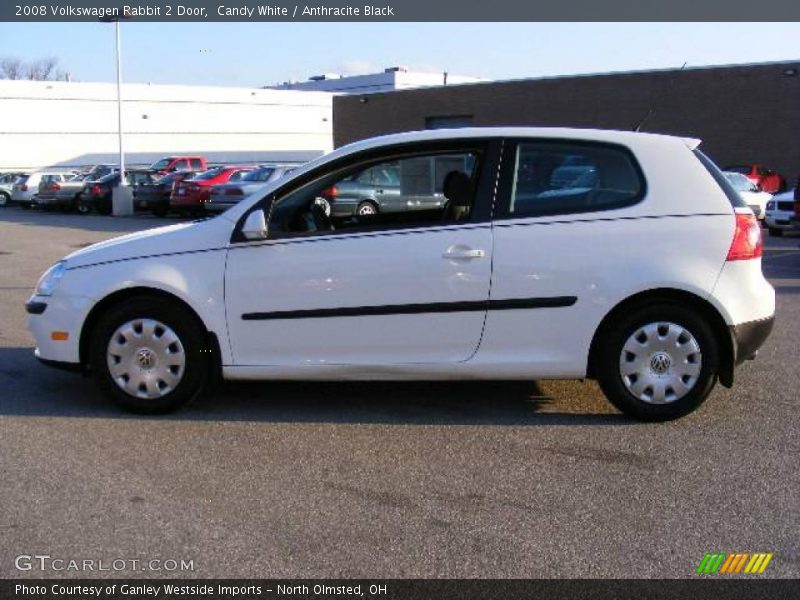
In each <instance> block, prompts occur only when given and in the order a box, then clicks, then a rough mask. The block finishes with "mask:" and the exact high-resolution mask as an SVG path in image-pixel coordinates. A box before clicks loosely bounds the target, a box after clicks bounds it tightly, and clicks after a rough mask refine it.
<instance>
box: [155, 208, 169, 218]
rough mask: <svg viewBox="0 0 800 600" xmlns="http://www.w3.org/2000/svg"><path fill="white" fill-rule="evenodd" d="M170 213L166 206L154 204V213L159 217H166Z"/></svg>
mask: <svg viewBox="0 0 800 600" xmlns="http://www.w3.org/2000/svg"><path fill="white" fill-rule="evenodd" d="M168 213H169V209H168V208H167V207H166V206H154V207H153V214H154V215H155V216H157V217H162V218H163V217H166V216H167V214H168Z"/></svg>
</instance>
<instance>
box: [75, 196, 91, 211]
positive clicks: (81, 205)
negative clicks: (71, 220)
mask: <svg viewBox="0 0 800 600" xmlns="http://www.w3.org/2000/svg"><path fill="white" fill-rule="evenodd" d="M75 210H76V211H78V214H80V215H88V214H90V213H91V212H92V205H91V203H90V202H89V201H88V200H86V199H85V198H83V197H81V196H79V197H78V200H77V201H76V202H75Z"/></svg>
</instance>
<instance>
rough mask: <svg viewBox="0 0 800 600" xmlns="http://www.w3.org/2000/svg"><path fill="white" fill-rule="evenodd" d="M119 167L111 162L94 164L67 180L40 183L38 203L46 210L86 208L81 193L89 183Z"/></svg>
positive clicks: (113, 171)
mask: <svg viewBox="0 0 800 600" xmlns="http://www.w3.org/2000/svg"><path fill="white" fill-rule="evenodd" d="M118 170H119V167H117V166H115V165H109V164H100V165H92V166H90V167H87V168H86V169H84V170H83V171H81V172H80V173H78V174H77V175H74V176H73V177H72V178H70V179H68V180H67V181H63V182H58V181H49V182H42V183H40V184H39V193H38V194H37V195H36V205H37V206H40V207H41V208H44V209H45V210H49V209H53V208H60V209H61V210H63V211H65V212H71V211H73V210H79V211H82V210H85V209H86V207H87V204H85V203H83V204H82V203H81V202H80V195H81V193H82V192H83V190H84V188H85V187H86V185H87V184H88V183H91V182H95V181H97V180H99V179H101V178H103V177H105V176H106V175H108V174H109V173H115V172H117V171H118Z"/></svg>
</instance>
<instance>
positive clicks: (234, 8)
mask: <svg viewBox="0 0 800 600" xmlns="http://www.w3.org/2000/svg"><path fill="white" fill-rule="evenodd" d="M98 19H105V20H109V19H111V20H116V19H121V20H122V19H124V20H127V19H130V20H140V21H164V22H165V21H176V22H177V21H306V22H310V21H350V22H392V21H394V22H411V21H420V22H421V21H445V22H467V21H473V22H479V21H494V22H503V21H513V22H519V21H536V22H544V21H548V22H556V21H563V22H568V21H576V22H584V21H606V22H611V21H626V22H634V21H684V22H696V21H743V22H750V21H753V22H765V21H767V22H786V21H798V20H800V2H797V0H761V1H760V2H751V1H750V0H570V2H563V1H562V0H494V1H492V2H464V0H436V2H430V1H429V0H388V1H387V0H381V1H380V2H378V1H376V2H369V3H367V2H353V1H352V0H322V1H321V2H311V3H308V4H303V3H297V2H286V1H285V0H230V1H229V2H226V1H225V0H182V1H181V0H177V1H173V0H138V1H137V0H84V1H81V0H41V1H39V2H37V1H35V0H4V1H3V2H0V21H97V20H98Z"/></svg>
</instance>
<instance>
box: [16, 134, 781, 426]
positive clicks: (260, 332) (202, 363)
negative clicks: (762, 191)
mask: <svg viewBox="0 0 800 600" xmlns="http://www.w3.org/2000/svg"><path fill="white" fill-rule="evenodd" d="M698 144H699V141H697V140H691V139H681V138H676V137H668V136H660V135H652V134H643V133H627V132H612V131H594V130H572V129H526V128H507V129H506V128H497V129H495V128H492V129H459V130H437V131H427V132H417V133H408V134H400V135H391V136H386V137H381V138H376V139H372V140H367V141H362V142H358V143H355V144H351V145H349V146H346V147H343V148H340V149H339V150H337V151H335V152H333V153H332V154H329V155H328V156H326V157H323V158H320V159H317V160H315V161H313V162H311V163H309V164H307V165H306V166H304V167H302V168H300V169H298V170H297V171H295V172H294V173H292V174H291V175H290V176H289V177H287V178H285V179H282V180H279V181H276V182H274V183H273V184H271V185H269V186H268V187H267V188H262V189H261V190H260V191H259V192H258V193H257V194H255V195H252V196H250V197H248V198H246V199H245V200H244V201H242V202H240V203H239V204H237V205H235V206H234V207H233V208H231V209H229V210H228V211H227V212H224V213H222V214H221V215H220V216H218V217H216V218H213V219H209V220H205V221H200V222H196V223H191V224H180V225H172V226H169V227H163V228H159V229H153V230H149V231H143V232H140V233H136V234H133V235H127V236H123V237H120V238H116V239H112V240H109V241H106V242H103V243H100V244H96V245H94V246H90V247H88V248H85V249H82V250H80V251H78V252H75V253H73V254H71V255H69V256H67V257H66V258H65V259H63V260H61V261H59V262H58V263H57V264H55V265H54V266H53V267H52V268H50V269H49V270H48V271H47V272H46V273H45V274H44V275H43V276H42V278H41V280H40V281H39V283H38V285H37V287H36V291H35V293H34V295H33V296H32V297H31V299H30V300H29V302H28V304H27V310H28V312H29V313H30V314H31V316H30V328H31V330H32V331H33V334H34V336H35V338H36V342H37V345H38V347H37V349H36V355H37V356H38V357H39V358H40V359H41V360H42V361H43V362H45V363H48V364H53V365H60V366H67V367H72V368H75V369H78V370H83V371H85V372H91V373H92V374H93V375H94V377H95V378H96V379H97V380H98V381H99V383H100V385H101V386H102V388H103V389H105V391H106V392H107V393H108V394H109V395H110V396H111V397H112V398H113V399H115V400H116V401H117V402H119V403H120V404H121V405H122V406H124V407H125V408H127V409H130V410H134V411H138V412H164V411H169V410H173V409H175V408H177V407H178V406H181V405H183V404H184V403H186V402H187V401H189V400H191V399H192V398H194V397H195V396H197V394H198V393H199V392H200V391H201V389H202V388H203V385H204V383H205V382H206V381H207V380H208V379H209V378H210V377H211V376H212V375H214V374H218V373H221V375H222V376H223V377H224V378H226V379H301V380H309V379H317V380H345V379H385V380H386V379H388V380H400V379H462V378H483V379H554V378H574V379H580V378H586V377H589V378H595V379H597V380H598V381H599V383H600V385H601V387H602V389H603V391H604V392H605V394H606V395H607V397H608V399H609V400H610V401H611V402H613V403H614V404H615V405H616V406H617V407H618V408H619V409H621V410H622V411H624V412H625V413H628V414H630V415H633V416H635V417H637V418H640V419H645V420H665V419H672V418H675V417H679V416H681V415H684V414H686V413H688V412H690V411H692V410H694V409H695V408H696V407H697V406H698V405H699V404H700V403H701V402H702V401H703V400H704V399H705V398H706V396H708V394H709V392H711V390H712V388H713V387H714V385H715V383H716V382H717V380H720V381H721V382H722V383H723V384H725V385H727V386H730V385H732V384H733V378H734V367H735V366H736V365H738V364H740V363H741V362H742V361H744V360H746V359H748V358H752V357H753V356H754V355H755V353H756V351H757V350H758V348H759V347H760V346H761V344H762V342H763V341H764V340H765V339H766V337H767V336H768V335H769V332H770V330H771V328H772V322H773V316H774V310H775V293H774V290H773V288H772V287H771V286H770V285H769V283H767V281H766V280H765V279H764V277H763V275H762V272H761V259H760V257H761V252H762V246H761V233H760V228H759V225H758V222H757V220H756V218H755V216H754V215H753V213H752V212H751V211H750V209H749V208H748V207H747V206H746V205H744V203H743V202H742V200H741V199H740V198H739V196H738V194H737V193H736V192H735V191H734V190H733V189H732V188H731V187H730V185H729V183H728V182H727V180H726V179H725V177H724V176H723V175H722V174H721V172H720V171H719V169H717V167H716V166H715V165H714V164H713V163H712V162H711V161H710V160H709V159H708V158H706V157H705V156H704V155H703V154H702V153H701V152H700V151H698V150H697V147H698ZM576 165H577V166H576ZM376 167H377V168H376ZM384 167H385V168H384ZM370 169H371V170H372V172H378V171H381V170H385V171H387V172H388V171H391V172H392V173H393V174H395V175H396V177H395V180H396V181H394V184H395V185H393V187H392V190H391V194H392V199H391V204H392V210H382V207H383V206H384V205H385V204H384V203H378V204H376V205H375V206H376V207H377V209H376V210H373V211H362V212H359V211H352V210H346V211H339V210H336V195H335V194H330V193H328V190H330V189H331V188H332V187H333V186H336V185H337V184H338V183H340V182H343V181H350V180H352V179H353V177H354V176H355V175H357V174H360V173H364V172H366V171H367V170H370ZM676 172H678V173H680V177H676V176H675V174H676ZM376 190H377V188H376ZM376 193H377V192H376ZM436 198H441V201H436Z"/></svg>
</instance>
